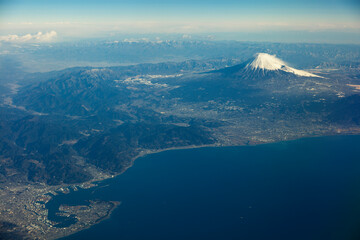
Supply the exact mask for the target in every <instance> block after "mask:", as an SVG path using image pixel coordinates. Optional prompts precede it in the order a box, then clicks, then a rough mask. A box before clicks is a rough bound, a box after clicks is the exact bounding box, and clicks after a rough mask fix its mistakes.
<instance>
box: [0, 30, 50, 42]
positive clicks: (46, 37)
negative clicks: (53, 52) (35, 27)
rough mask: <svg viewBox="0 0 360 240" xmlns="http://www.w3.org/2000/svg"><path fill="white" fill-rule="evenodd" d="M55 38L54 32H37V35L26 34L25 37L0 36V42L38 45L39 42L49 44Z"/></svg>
mask: <svg viewBox="0 0 360 240" xmlns="http://www.w3.org/2000/svg"><path fill="white" fill-rule="evenodd" d="M56 36H57V33H56V32H55V31H50V32H47V33H42V32H38V33H37V34H26V35H22V36H19V35H7V36H0V41H5V42H14V43H40V42H51V41H53V40H54V39H55V38H56Z"/></svg>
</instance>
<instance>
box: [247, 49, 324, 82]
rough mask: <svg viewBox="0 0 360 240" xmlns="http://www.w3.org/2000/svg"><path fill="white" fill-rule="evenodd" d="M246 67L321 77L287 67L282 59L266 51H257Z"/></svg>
mask: <svg viewBox="0 0 360 240" xmlns="http://www.w3.org/2000/svg"><path fill="white" fill-rule="evenodd" d="M246 68H247V69H251V70H263V71H265V70H269V71H279V70H280V71H284V72H289V73H293V74H295V75H298V76H303V77H319V78H322V77H321V76H318V75H315V74H312V73H309V72H306V71H303V70H298V69H295V68H292V67H289V66H287V65H286V63H285V62H284V61H282V60H281V59H279V58H277V57H276V56H275V55H270V54H267V53H258V54H257V55H256V57H255V59H254V60H253V61H252V62H250V63H249V64H247V65H246Z"/></svg>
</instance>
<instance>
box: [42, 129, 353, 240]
mask: <svg viewBox="0 0 360 240" xmlns="http://www.w3.org/2000/svg"><path fill="white" fill-rule="evenodd" d="M92 199H101V200H107V201H120V202H121V205H120V206H119V207H118V208H117V209H116V210H115V211H114V212H113V213H112V215H111V217H110V218H109V219H106V220H104V221H102V222H100V223H99V224H97V225H94V226H93V227H91V228H89V229H86V230H84V231H81V232H78V233H76V234H73V235H71V236H68V237H66V238H64V239H67V240H70V239H87V240H88V239H124V240H125V239H126V240H135V239H157V240H160V239H172V240H176V239H256V240H257V239H259V240H260V239H277V240H279V239H284V240H285V239H293V240H294V239H295V240H296V239H299V240H300V239H342V240H347V239H348V240H352V239H360V136H332V137H320V138H308V139H300V140H295V141H288V142H278V143H272V144H264V145H257V146H244V147H221V148H198V149H186V150H172V151H165V152H161V153H157V154H151V155H147V156H145V157H142V158H139V159H137V160H136V161H135V163H134V166H133V167H131V168H129V169H128V170H127V171H126V172H125V173H123V174H121V175H119V176H117V177H116V178H114V179H109V180H106V181H103V182H102V183H101V184H100V185H99V187H96V188H94V189H87V190H80V191H77V192H71V193H70V194H65V195H58V196H55V197H54V198H53V200H51V201H50V202H49V204H48V205H47V206H48V209H49V215H50V214H53V215H54V214H55V213H56V211H57V208H58V206H59V205H60V204H83V203H84V202H86V200H92ZM65 222H66V221H65ZM68 222H70V223H71V220H70V221H69V220H68Z"/></svg>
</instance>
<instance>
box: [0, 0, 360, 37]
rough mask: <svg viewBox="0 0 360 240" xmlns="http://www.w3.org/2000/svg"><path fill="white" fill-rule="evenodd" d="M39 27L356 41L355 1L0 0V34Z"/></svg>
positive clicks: (66, 33) (96, 33)
mask: <svg viewBox="0 0 360 240" xmlns="http://www.w3.org/2000/svg"><path fill="white" fill-rule="evenodd" d="M39 31H40V32H49V31H56V33H57V36H58V38H60V39H61V38H62V37H67V38H71V37H74V38H80V37H101V36H103V37H106V36H113V35H114V34H129V33H131V34H154V33H162V34H165V33H166V34H172V33H176V34H193V35H196V34H210V33H211V34H215V35H221V33H222V32H223V33H225V32H226V33H238V34H240V35H241V34H243V36H244V34H245V33H249V35H252V36H255V35H257V36H260V35H261V34H263V33H271V32H274V33H275V32H281V33H282V36H284V39H285V40H286V33H288V34H289V37H290V34H292V32H306V33H307V34H308V35H309V34H310V33H313V34H314V35H318V36H321V34H323V33H324V32H326V33H329V32H330V33H331V32H332V33H333V34H334V36H335V34H341V33H345V34H344V37H345V39H344V40H343V41H344V42H355V43H356V42H359V43H360V39H357V38H358V37H360V1H358V0H326V1H325V0H318V1H316V0H312V1H310V0H302V1H290V0H287V1H285V0H272V1H265V0H247V1H240V0H236V1H235V0H221V1H219V0H197V1H196V0H181V1H180V0H155V1H146V0H131V1H130V0H123V1H121V0H120V1H119V0H118V1H115V0H102V1H95V0H62V1H58V0H0V34H1V35H4V34H17V35H21V34H28V33H30V34H34V33H37V32H39ZM310 35H311V34H310ZM224 36H225V35H224ZM226 36H230V35H229V34H227V35H226ZM232 36H236V35H232ZM263 38H264V37H263ZM265 38H266V37H265ZM326 38H327V39H324V40H323V41H324V42H326V41H327V40H329V39H328V38H329V37H328V35H327V37H326ZM338 39H339V41H340V42H341V38H338ZM236 40H239V39H236ZM244 40H252V39H244ZM254 40H257V41H259V40H261V39H254ZM266 40H267V39H264V41H266ZM304 41H306V40H304ZM319 41H321V37H320V39H319Z"/></svg>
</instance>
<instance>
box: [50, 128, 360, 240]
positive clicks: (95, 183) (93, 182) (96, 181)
mask: <svg viewBox="0 0 360 240" xmlns="http://www.w3.org/2000/svg"><path fill="white" fill-rule="evenodd" d="M349 135H360V130H359V131H358V132H356V131H354V132H351V133H346V134H343V133H335V132H332V133H329V134H325V135H313V136H303V137H299V138H293V139H286V140H285V139H284V140H281V141H269V142H254V141H253V142H246V143H245V142H244V144H234V145H231V144H227V145H224V144H219V143H215V144H206V145H190V146H181V147H171V148H164V149H157V150H142V151H140V152H139V154H138V155H136V156H135V157H133V158H132V159H131V161H130V164H129V165H128V166H126V168H124V170H123V171H122V172H120V173H117V174H114V175H109V174H108V175H107V176H102V177H100V178H97V179H93V180H91V181H88V182H85V183H79V184H71V185H66V186H65V185H63V186H57V188H61V187H74V186H75V187H76V186H78V187H79V185H81V184H84V185H88V186H90V187H88V188H84V189H93V188H94V187H96V186H98V184H99V183H101V182H103V181H104V180H107V179H111V178H115V177H117V176H119V175H121V174H122V173H124V172H125V171H126V170H127V169H129V168H130V167H132V166H133V164H134V162H135V161H136V160H137V159H139V158H142V157H145V156H147V155H151V154H156V153H161V152H165V151H173V150H186V149H197V148H213V147H215V148H218V147H241V146H256V145H263V144H271V143H278V142H289V141H295V140H299V139H307V138H320V137H331V136H349ZM63 194H67V193H63ZM53 197H54V196H52V198H53ZM110 202H111V203H112V204H113V206H112V208H111V209H109V211H108V213H107V215H106V216H104V217H101V218H100V219H97V220H96V221H95V222H94V223H93V224H91V225H89V226H85V227H84V228H81V229H77V230H76V231H69V232H66V231H65V232H63V233H62V234H61V235H58V234H54V235H53V234H51V233H50V232H48V233H50V234H46V236H47V237H46V238H49V239H62V238H65V237H67V236H70V235H73V234H76V233H78V232H81V231H83V230H86V229H89V228H91V227H92V226H95V225H97V224H98V223H100V222H102V221H104V220H106V219H109V218H111V214H112V213H113V211H115V210H116V209H117V207H118V206H119V205H120V203H119V202H112V201H110ZM116 203H118V204H116ZM69 230H70V229H69Z"/></svg>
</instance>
